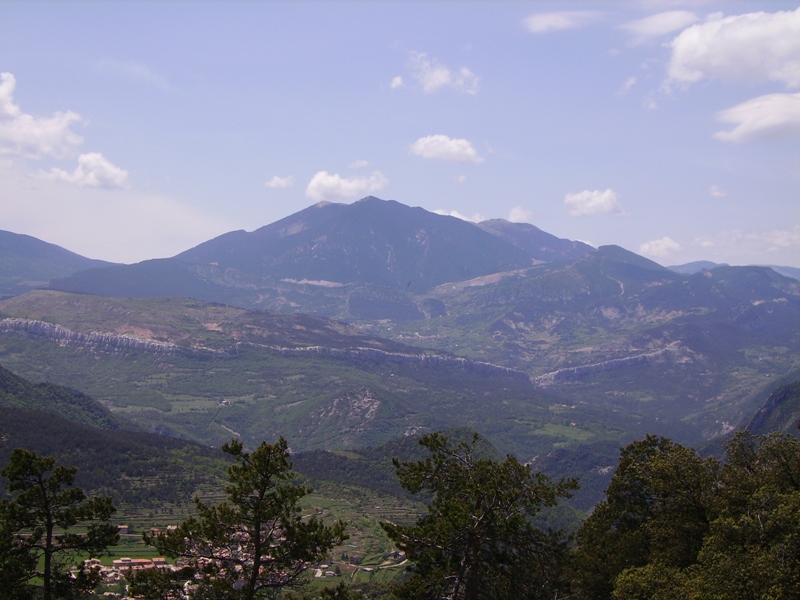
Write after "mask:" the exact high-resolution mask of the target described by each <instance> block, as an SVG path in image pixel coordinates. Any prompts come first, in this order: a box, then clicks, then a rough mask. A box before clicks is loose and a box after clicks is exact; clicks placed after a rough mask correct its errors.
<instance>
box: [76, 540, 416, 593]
mask: <svg viewBox="0 0 800 600" xmlns="http://www.w3.org/2000/svg"><path fill="white" fill-rule="evenodd" d="M174 529H175V526H174V525H170V526H167V527H166V530H167V531H172V530H174ZM160 531H161V530H160V529H159V528H156V527H153V528H151V529H150V533H153V534H157V533H160ZM119 532H120V534H121V535H128V534H129V528H128V526H127V525H119ZM406 562H407V561H406V554H405V552H402V551H398V550H393V551H391V552H389V553H387V554H385V555H384V556H383V561H382V562H381V563H380V564H377V565H371V566H366V565H362V557H361V556H359V555H355V554H352V555H351V554H346V553H342V554H341V555H340V560H339V561H338V562H337V564H334V563H333V562H332V561H329V562H325V563H319V564H317V565H313V566H311V567H309V572H310V573H311V574H312V575H313V578H314V579H322V578H336V577H347V578H348V579H350V580H352V579H353V578H354V577H355V576H356V575H357V574H358V572H359V571H360V572H362V573H364V574H373V573H376V572H377V571H379V570H381V569H389V568H397V567H402V566H403V565H405V564H406ZM83 564H84V567H85V568H86V569H87V570H95V569H96V570H98V571H99V572H100V575H101V577H102V592H101V593H102V595H103V596H104V597H106V598H109V599H112V598H113V599H117V598H118V599H119V600H137V598H138V597H137V596H129V595H128V579H127V578H129V577H130V575H131V574H132V573H136V572H138V571H144V570H150V569H166V570H170V571H178V570H180V569H181V568H183V567H186V566H188V564H187V562H186V561H184V560H182V559H177V560H175V561H174V562H169V561H168V560H167V559H166V558H165V557H162V556H154V557H152V558H131V557H120V558H116V559H113V560H112V561H111V564H110V565H109V564H103V561H101V560H100V559H98V558H90V559H87V560H85V561H84V563H83ZM191 588H192V586H191V582H190V581H186V583H185V584H184V597H185V598H187V599H188V598H191Z"/></svg>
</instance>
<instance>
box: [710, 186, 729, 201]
mask: <svg viewBox="0 0 800 600" xmlns="http://www.w3.org/2000/svg"><path fill="white" fill-rule="evenodd" d="M708 193H709V194H710V195H711V196H714V198H724V197H725V196H727V195H728V192H726V191H725V190H723V189H722V188H721V187H719V186H718V185H712V186H711V187H709V188H708Z"/></svg>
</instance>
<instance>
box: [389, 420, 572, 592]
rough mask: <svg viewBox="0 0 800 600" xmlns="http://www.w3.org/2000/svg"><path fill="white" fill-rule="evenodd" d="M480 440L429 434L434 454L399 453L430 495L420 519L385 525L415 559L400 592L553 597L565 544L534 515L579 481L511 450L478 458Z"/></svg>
mask: <svg viewBox="0 0 800 600" xmlns="http://www.w3.org/2000/svg"><path fill="white" fill-rule="evenodd" d="M477 440H478V436H477V435H476V436H475V437H473V439H472V441H471V442H461V443H458V444H452V443H451V442H450V441H449V440H448V439H447V438H446V437H445V436H443V435H441V434H431V435H426V436H423V437H422V438H421V439H420V444H421V445H422V446H424V447H425V448H427V449H428V450H429V451H430V456H429V457H428V458H426V459H424V460H420V461H414V462H404V463H401V462H399V461H397V460H396V459H395V461H394V464H395V468H396V472H397V476H398V478H399V480H400V483H401V484H402V485H403V487H404V488H406V489H407V490H409V491H410V492H412V493H414V494H425V495H427V496H428V497H429V498H430V503H429V506H428V512H427V514H426V515H425V516H423V517H422V518H421V519H420V520H419V521H417V523H416V524H415V525H412V526H403V525H397V524H393V523H383V524H382V527H383V529H384V530H385V531H386V533H387V535H388V536H389V537H390V538H391V539H392V540H393V541H394V542H395V543H396V544H397V546H398V547H399V548H400V549H401V550H403V551H405V552H406V555H407V557H408V559H409V561H411V563H412V566H411V577H410V578H409V579H408V580H407V581H406V582H404V583H403V584H401V585H399V586H397V587H396V588H395V589H394V594H395V595H396V596H397V597H400V598H415V599H431V600H434V599H436V600H438V599H445V598H447V599H453V600H456V599H465V600H472V599H478V598H493V599H496V600H500V599H504V598H509V599H511V598H545V597H546V598H552V590H553V589H555V588H556V587H557V585H558V570H559V569H558V567H559V562H560V560H559V559H561V558H563V556H564V553H565V546H564V543H563V540H562V539H561V538H560V536H559V535H558V533H554V532H544V531H541V530H539V529H537V528H536V527H535V526H534V525H533V523H532V521H531V518H532V517H533V516H534V515H535V514H536V513H537V512H538V511H539V510H540V508H541V507H543V506H552V505H554V504H555V503H556V500H557V498H558V497H563V496H567V495H568V491H569V490H570V489H573V488H574V487H576V484H575V482H573V481H567V482H564V481H561V482H559V483H557V484H553V483H551V481H550V480H549V479H548V478H547V477H546V476H545V475H543V474H541V473H534V472H532V471H531V469H530V467H529V466H527V465H523V464H520V463H519V462H518V461H517V459H515V458H514V457H512V456H507V457H506V459H505V460H504V461H502V462H498V461H494V460H489V459H485V458H479V457H478V456H476V454H475V444H476V442H477Z"/></svg>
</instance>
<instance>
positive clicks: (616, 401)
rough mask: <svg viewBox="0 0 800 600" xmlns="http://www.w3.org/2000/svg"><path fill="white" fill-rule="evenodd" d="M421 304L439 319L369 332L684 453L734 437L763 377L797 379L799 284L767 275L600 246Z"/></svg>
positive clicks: (434, 294)
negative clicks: (437, 308)
mask: <svg viewBox="0 0 800 600" xmlns="http://www.w3.org/2000/svg"><path fill="white" fill-rule="evenodd" d="M426 297H428V298H429V299H430V300H432V301H433V300H435V301H438V302H440V303H441V304H442V305H443V306H444V315H443V316H441V317H436V318H429V319H425V320H418V321H409V322H393V323H390V324H381V323H372V324H371V325H370V330H371V331H374V332H375V333H378V334H380V335H383V336H386V337H390V338H392V339H395V340H397V341H408V340H412V339H414V340H416V341H415V343H416V344H418V345H423V346H425V347H429V348H432V349H436V350H440V351H449V352H458V353H460V354H462V355H464V356H467V357H469V358H472V359H474V360H482V361H487V362H492V363H495V364H500V365H504V366H507V367H511V368H514V369H518V370H522V371H525V372H526V373H527V374H528V375H529V376H530V377H531V378H532V380H533V381H534V382H535V383H537V385H539V386H541V387H542V388H546V389H548V390H550V391H552V392H554V393H555V394H556V395H558V396H560V397H562V398H564V399H565V400H566V401H567V403H568V404H569V405H574V406H580V405H581V404H588V405H591V406H593V407H594V408H595V409H597V410H598V411H600V410H602V411H609V412H611V413H615V414H627V415H630V416H634V415H638V416H640V417H645V416H648V415H649V416H650V418H657V419H659V423H661V425H660V427H661V430H662V431H666V429H668V428H670V427H673V428H674V430H675V435H676V436H677V437H678V438H679V439H681V440H683V441H685V442H687V443H691V442H692V440H693V439H694V440H697V439H701V438H709V437H713V436H714V435H717V434H719V433H722V432H724V431H726V430H731V429H732V428H733V427H735V426H736V424H738V423H739V422H740V421H741V420H742V419H744V418H745V417H746V416H748V415H752V414H753V412H754V411H755V410H756V409H757V407H758V405H759V404H760V402H761V401H762V400H760V399H759V398H763V397H762V396H760V394H761V393H762V392H763V387H764V386H765V385H766V384H767V383H768V381H769V380H768V379H767V378H772V379H773V380H774V379H776V378H778V377H783V376H784V375H787V374H788V373H790V372H792V371H793V370H798V369H800V362H798V360H797V356H800V284H798V282H797V281H796V280H794V279H790V278H786V277H783V276H781V275H779V274H777V273H775V272H774V271H773V270H771V269H769V268H765V267H717V268H715V269H713V270H711V271H703V272H701V273H696V274H694V275H681V274H679V273H675V272H674V271H671V270H670V269H667V268H664V267H661V266H660V265H658V264H657V263H654V262H652V261H650V260H647V259H645V258H643V257H640V256H638V255H636V254H633V253H631V252H628V251H626V250H624V249H622V248H619V247H616V246H603V247H600V248H599V249H598V250H597V251H596V252H594V253H592V254H587V255H585V256H583V257H581V258H579V259H577V260H575V261H572V262H554V263H548V264H544V265H538V266H536V267H532V268H529V269H524V270H519V271H516V272H513V273H506V274H502V276H496V277H485V278H479V279H476V280H472V281H466V282H459V283H457V284H446V285H442V286H439V287H437V288H435V289H434V290H432V291H431V292H430V293H429V294H427V295H426ZM676 419H677V420H676ZM574 421H575V422H576V423H579V421H578V420H574Z"/></svg>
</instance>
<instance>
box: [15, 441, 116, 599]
mask: <svg viewBox="0 0 800 600" xmlns="http://www.w3.org/2000/svg"><path fill="white" fill-rule="evenodd" d="M75 472H76V469H75V468H74V467H64V466H57V467H56V466H55V458H53V457H39V456H37V455H36V453H35V452H32V451H30V450H25V449H22V448H18V449H16V450H14V452H13V453H12V454H11V457H10V459H9V462H8V465H6V467H5V468H4V469H3V470H2V471H0V475H2V476H3V477H5V478H7V479H8V482H9V485H8V492H9V494H10V499H5V500H3V501H2V502H0V582H1V583H2V584H3V588H2V589H3V592H4V593H6V594H8V596H7V597H9V598H14V599H20V600H22V599H25V598H33V597H36V598H43V599H44V600H55V599H59V600H62V599H63V600H68V599H70V598H79V597H82V596H83V595H84V594H86V593H88V592H89V591H91V590H93V589H94V588H95V587H96V586H97V584H98V583H99V580H100V575H99V573H98V572H97V571H93V570H88V569H86V568H84V566H83V564H82V562H81V564H76V563H77V562H80V558H81V557H82V556H85V555H87V554H90V555H92V556H100V555H101V554H102V553H104V552H105V551H106V548H108V546H113V545H115V544H116V543H117V540H118V539H119V535H118V533H117V527H116V526H115V525H112V524H111V523H109V522H108V520H109V519H110V517H111V515H112V514H113V513H114V510H115V509H114V507H113V506H112V504H111V499H110V498H104V497H103V498H101V497H97V498H89V499H87V497H86V494H85V493H84V492H83V490H82V489H80V488H75V487H72V484H73V481H74V479H75ZM76 526H81V530H80V531H79V530H77V529H76ZM73 567H74V568H73Z"/></svg>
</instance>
